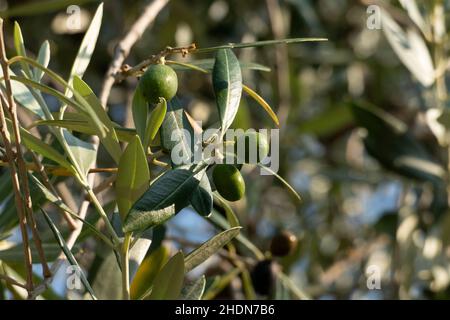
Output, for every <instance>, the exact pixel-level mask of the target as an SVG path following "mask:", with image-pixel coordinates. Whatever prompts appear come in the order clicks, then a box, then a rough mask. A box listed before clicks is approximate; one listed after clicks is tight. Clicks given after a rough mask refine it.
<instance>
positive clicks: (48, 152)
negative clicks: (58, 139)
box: [6, 119, 73, 172]
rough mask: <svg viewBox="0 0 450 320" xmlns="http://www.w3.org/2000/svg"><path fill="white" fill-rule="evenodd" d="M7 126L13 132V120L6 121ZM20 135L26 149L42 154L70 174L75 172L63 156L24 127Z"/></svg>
mask: <svg viewBox="0 0 450 320" xmlns="http://www.w3.org/2000/svg"><path fill="white" fill-rule="evenodd" d="M6 124H7V126H8V129H9V130H12V123H11V120H9V119H6ZM20 135H21V137H22V142H23V144H24V145H25V147H27V148H28V149H30V150H33V151H35V152H36V153H38V154H41V155H42V156H44V157H46V158H48V159H50V160H53V161H55V162H56V163H58V164H59V165H61V166H62V167H64V168H66V169H68V170H69V171H70V172H73V167H72V165H71V164H70V162H69V161H68V160H67V159H66V158H65V157H64V156H63V155H62V154H60V153H59V152H58V151H56V150H55V149H53V148H52V147H51V146H50V145H48V144H47V143H45V142H44V141H42V140H40V139H38V138H37V137H35V136H33V135H32V134H31V133H30V132H28V131H27V130H25V129H24V128H22V127H20Z"/></svg>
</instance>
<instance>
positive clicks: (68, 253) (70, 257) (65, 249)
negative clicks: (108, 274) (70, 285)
mask: <svg viewBox="0 0 450 320" xmlns="http://www.w3.org/2000/svg"><path fill="white" fill-rule="evenodd" d="M41 212H42V214H43V215H44V217H45V220H46V221H47V223H48V225H49V227H50V229H51V230H52V232H53V235H54V236H55V239H56V241H57V242H58V245H59V246H60V247H61V250H62V251H63V252H64V254H65V255H66V257H67V260H68V261H69V262H70V264H71V265H72V266H76V267H77V269H78V275H79V276H80V280H81V282H82V283H83V284H84V286H85V287H86V290H87V291H88V292H89V294H90V295H91V297H92V299H94V300H97V297H96V296H95V293H94V290H93V289H92V287H91V285H90V284H89V282H88V280H87V278H86V276H85V274H84V272H83V270H82V269H81V267H80V265H79V264H78V262H77V260H76V259H75V257H74V255H73V253H72V252H71V251H70V249H69V247H68V246H67V244H66V242H65V240H64V238H63V236H62V235H61V233H60V232H59V230H58V228H57V227H56V226H55V224H54V223H53V221H52V220H51V219H50V217H49V216H48V214H47V213H46V212H45V211H44V209H42V208H41Z"/></svg>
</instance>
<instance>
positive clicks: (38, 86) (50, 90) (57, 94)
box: [10, 76, 104, 135]
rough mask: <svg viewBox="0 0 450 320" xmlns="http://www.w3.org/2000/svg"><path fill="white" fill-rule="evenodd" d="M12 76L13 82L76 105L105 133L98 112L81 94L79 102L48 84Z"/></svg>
mask: <svg viewBox="0 0 450 320" xmlns="http://www.w3.org/2000/svg"><path fill="white" fill-rule="evenodd" d="M10 78H11V80H13V82H15V81H17V82H21V83H23V84H26V85H28V86H30V87H32V88H34V89H37V90H39V91H41V92H44V93H47V94H50V95H52V96H54V97H55V98H57V99H58V100H60V102H62V103H64V104H67V105H70V106H72V107H74V108H75V109H76V110H78V111H80V112H82V113H83V114H85V115H86V116H87V119H89V120H90V121H91V120H92V124H93V125H95V126H94V128H96V129H98V130H97V131H98V132H99V134H102V135H104V133H102V132H104V126H103V124H102V123H101V121H100V119H99V118H98V117H97V114H96V113H95V112H94V111H93V110H92V109H91V108H90V107H89V104H87V102H86V101H85V100H84V99H83V98H82V97H81V96H77V98H81V99H83V100H81V101H80V100H79V102H81V103H78V102H77V101H74V100H73V99H70V98H67V97H66V96H64V95H63V94H62V93H61V92H59V91H57V90H55V89H53V88H51V87H49V86H47V85H44V84H42V83H39V82H36V81H34V80H31V79H27V78H24V77H17V76H11V77H10ZM39 108H40V107H39Z"/></svg>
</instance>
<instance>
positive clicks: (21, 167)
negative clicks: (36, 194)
mask: <svg viewBox="0 0 450 320" xmlns="http://www.w3.org/2000/svg"><path fill="white" fill-rule="evenodd" d="M0 63H1V65H2V70H3V77H4V79H5V87H6V99H7V102H8V106H9V112H10V114H11V122H12V127H13V134H14V138H15V143H16V153H17V157H16V160H17V167H18V172H19V177H20V180H21V182H22V186H23V197H24V202H25V212H26V214H28V219H29V226H30V228H31V232H32V234H33V240H34V242H35V244H36V249H37V251H38V254H39V258H40V260H41V265H42V273H43V275H44V278H47V277H50V276H51V273H50V269H49V267H48V264H47V260H46V258H45V254H44V249H43V248H42V241H41V237H40V235H39V232H38V230H37V226H36V220H35V219H34V215H33V203H32V200H31V195H30V186H29V183H28V172H27V168H26V165H25V160H24V157H23V153H22V148H21V142H22V141H21V136H20V128H19V120H18V117H17V106H16V104H15V102H14V98H13V93H12V87H11V80H10V77H9V66H8V59H7V58H6V50H5V42H4V37H3V20H1V22H0ZM2 98H4V97H2ZM2 103H3V105H6V104H5V102H4V101H2Z"/></svg>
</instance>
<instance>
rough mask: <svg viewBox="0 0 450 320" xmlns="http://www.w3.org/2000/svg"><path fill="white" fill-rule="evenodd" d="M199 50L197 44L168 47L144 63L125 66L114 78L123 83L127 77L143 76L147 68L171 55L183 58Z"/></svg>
mask: <svg viewBox="0 0 450 320" xmlns="http://www.w3.org/2000/svg"><path fill="white" fill-rule="evenodd" d="M196 49H197V47H196V45H195V43H193V44H191V45H189V46H187V47H175V48H172V47H166V48H165V49H164V50H162V51H161V52H160V53H158V54H154V55H152V56H150V57H149V58H147V59H145V60H144V61H142V62H140V63H139V64H137V65H136V66H134V67H130V66H128V65H123V66H122V67H121V68H120V70H119V71H118V73H117V74H114V78H115V80H116V81H117V82H121V81H123V80H124V79H126V78H127V77H131V76H137V75H140V74H142V72H143V71H144V69H145V68H147V67H148V66H149V65H151V64H155V63H158V62H159V61H161V60H163V59H165V57H167V56H168V55H170V54H174V53H181V55H182V56H183V57H185V56H186V55H187V54H188V53H189V52H192V51H195V50H196Z"/></svg>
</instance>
